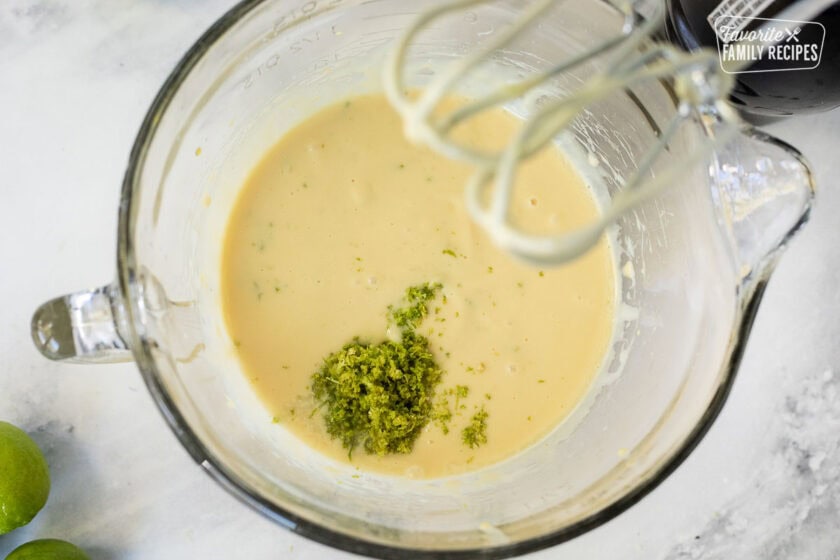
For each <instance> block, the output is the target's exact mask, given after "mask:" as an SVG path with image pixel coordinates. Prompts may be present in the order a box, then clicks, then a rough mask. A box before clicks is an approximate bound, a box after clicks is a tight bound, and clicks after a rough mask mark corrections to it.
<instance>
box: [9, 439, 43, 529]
mask: <svg viewBox="0 0 840 560" xmlns="http://www.w3.org/2000/svg"><path fill="white" fill-rule="evenodd" d="M49 494H50V471H49V468H48V467H47V461H46V459H44V455H43V453H41V450H40V449H38V445H37V444H36V443H35V442H34V441H32V438H30V437H29V436H28V435H26V432H24V431H23V430H21V429H19V428H16V427H14V426H12V425H11V424H9V423H7V422H0V535H2V534H5V533H8V532H9V531H12V530H14V529H17V528H18V527H21V526H23V525H26V524H27V523H29V522H30V521H32V518H33V517H35V515H36V514H37V513H38V512H39V511H41V508H42V507H44V504H45V503H47V496H49Z"/></svg>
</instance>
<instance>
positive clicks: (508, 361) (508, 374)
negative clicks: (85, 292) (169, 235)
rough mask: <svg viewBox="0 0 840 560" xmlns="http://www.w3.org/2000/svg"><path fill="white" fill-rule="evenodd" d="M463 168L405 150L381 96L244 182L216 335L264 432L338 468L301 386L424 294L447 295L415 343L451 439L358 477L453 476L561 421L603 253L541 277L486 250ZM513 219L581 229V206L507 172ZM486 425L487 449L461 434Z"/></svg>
mask: <svg viewBox="0 0 840 560" xmlns="http://www.w3.org/2000/svg"><path fill="white" fill-rule="evenodd" d="M517 124H518V121H517V120H516V119H515V118H514V117H512V116H510V115H508V114H507V113H504V112H502V111H501V110H497V111H495V112H492V113H489V114H487V115H485V116H483V117H482V118H481V119H478V120H477V121H473V122H471V123H470V124H468V125H465V126H463V127H462V128H461V130H459V131H458V134H459V136H460V137H461V139H463V140H465V141H470V142H473V143H475V144H477V145H481V146H501V145H503V144H504V143H505V141H506V139H507V138H509V137H510V135H511V134H512V132H513V131H514V130H515V128H516V126H517ZM470 171H471V170H470V169H469V168H468V167H467V166H465V165H463V164H460V163H456V162H453V161H450V160H448V159H446V158H444V157H442V156H438V155H436V154H433V153H432V152H430V151H427V150H425V149H421V148H417V147H415V146H413V145H411V144H409V143H408V142H407V141H406V140H405V139H404V138H403V135H402V130H401V125H400V122H399V119H398V117H397V116H396V114H395V113H394V112H393V111H392V110H391V108H390V107H389V105H388V103H387V101H386V100H385V98H384V97H381V96H369V97H360V98H355V99H352V100H350V101H348V102H345V103H340V104H338V105H335V106H333V107H330V108H328V109H325V110H324V111H322V112H320V113H318V114H317V115H315V116H314V117H312V118H310V119H308V120H306V121H305V122H303V123H302V124H301V125H300V126H298V127H297V128H295V129H294V130H292V131H291V132H289V133H288V134H287V135H286V136H285V137H283V138H282V139H281V140H280V142H278V143H277V145H276V146H275V147H273V148H272V149H271V150H270V151H269V152H268V153H267V154H266V156H265V158H264V159H263V160H262V162H261V163H260V164H259V165H258V166H257V167H256V168H255V169H254V171H253V173H252V174H251V176H250V178H249V179H248V180H247V182H246V184H245V185H244V187H243V188H242V192H241V195H240V196H239V199H238V201H237V204H236V206H235V207H234V209H233V211H232V214H231V217H230V222H229V225H228V231H227V237H226V245H225V249H224V255H223V262H222V297H223V305H224V312H225V317H226V321H227V327H228V330H229V334H230V336H231V338H232V339H233V341H234V345H235V347H236V350H237V352H238V354H239V357H240V359H241V363H242V365H243V369H244V371H245V372H246V374H247V375H248V376H249V379H250V381H251V383H252V384H253V387H254V389H255V390H256V391H257V393H258V395H259V396H260V398H261V399H262V400H263V402H264V403H265V404H266V406H267V407H268V408H269V410H271V411H272V413H273V414H274V415H275V421H276V422H278V423H280V424H281V425H282V426H285V427H287V428H288V429H290V430H292V431H293V433H295V434H296V435H298V436H299V437H300V438H302V439H303V440H304V441H306V442H307V443H308V444H310V445H311V446H312V447H314V448H316V449H318V450H320V451H322V452H323V453H325V454H327V455H329V456H331V457H334V458H335V459H337V460H340V461H348V453H347V450H345V449H343V448H342V447H341V445H340V443H338V442H337V441H333V440H331V439H330V438H329V436H328V435H327V434H326V431H325V428H324V421H323V419H322V417H321V415H320V413H318V412H315V413H314V414H313V408H314V406H315V403H314V402H313V399H312V397H311V395H310V390H309V386H310V377H311V375H312V374H313V372H315V371H316V370H317V368H318V367H319V365H320V364H321V362H322V360H323V358H324V357H326V356H327V355H329V354H330V353H331V352H333V351H335V350H338V349H340V348H341V347H342V345H343V344H345V343H346V342H348V341H350V340H351V339H352V338H353V337H355V336H359V337H361V338H363V339H367V340H369V341H373V342H378V341H380V340H382V339H383V337H384V336H385V330H386V328H387V320H386V309H387V307H388V305H390V304H399V303H400V302H401V297H402V295H403V293H404V291H405V289H406V288H407V287H409V286H412V285H417V284H422V283H425V282H440V283H442V284H443V290H442V293H443V294H444V295H445V297H446V303H445V304H443V303H442V301H441V300H440V299H439V300H438V301H436V302H434V303H433V304H432V307H434V308H439V310H438V312H437V313H436V314H435V313H434V312H433V313H432V314H431V315H430V316H429V317H428V318H427V319H426V321H425V322H424V323H423V325H422V327H421V328H420V329H419V332H421V333H423V334H424V335H426V336H427V337H428V338H429V340H430V341H431V344H432V347H433V350H434V353H435V357H436V359H437V360H438V363H439V364H440V365H441V367H442V369H443V370H444V371H445V372H446V373H445V375H444V378H443V381H442V383H441V385H440V390H444V389H446V388H450V387H454V386H455V385H466V386H468V387H469V389H470V390H469V395H468V397H466V398H465V399H461V402H460V403H459V404H463V405H465V407H464V408H463V409H461V412H460V414H456V415H455V417H454V418H453V420H452V422H451V425H450V432H449V434H448V435H444V434H443V433H442V431H441V430H440V428H439V427H438V426H436V425H435V424H434V423H430V424H429V425H428V426H427V427H426V428H425V429H424V431H423V433H422V434H421V436H420V438H419V439H418V440H417V442H416V444H415V446H414V451H413V452H412V453H410V454H408V455H389V456H384V457H377V456H371V455H368V454H366V453H365V452H364V451H363V450H361V449H357V450H356V451H355V452H354V453H353V455H352V459H349V460H351V461H352V463H353V464H354V465H356V466H358V467H359V468H361V469H366V470H375V471H379V472H386V473H392V474H397V475H406V476H414V477H437V476H445V475H448V474H455V473H459V472H463V471H466V470H472V469H477V468H480V467H482V466H486V465H488V464H491V463H494V462H496V461H500V460H502V459H505V458H506V457H509V456H511V455H512V454H515V453H516V452H518V451H520V450H522V449H523V448H525V447H527V446H528V445H529V444H531V443H533V442H534V441H536V440H537V439H539V438H540V437H541V436H544V435H545V434H547V433H548V432H549V431H551V430H552V429H553V428H554V427H556V426H557V425H558V423H559V422H560V421H561V420H563V418H564V417H565V416H567V415H568V414H569V412H570V411H571V410H572V409H573V408H574V407H575V405H576V404H577V403H578V402H579V401H580V400H581V397H582V396H583V395H584V393H585V392H586V391H587V389H588V388H589V386H590V384H591V382H592V380H593V377H594V375H595V374H596V373H597V371H598V369H599V367H600V366H601V363H602V361H603V359H604V355H605V353H606V352H607V347H608V344H609V340H610V337H611V334H612V329H613V323H614V293H615V281H614V270H613V263H612V259H611V255H610V251H609V247H608V244H607V243H606V242H605V241H602V242H601V243H600V244H599V245H597V246H596V248H595V249H594V250H592V251H590V252H589V253H587V254H586V255H585V256H584V257H582V258H580V259H579V260H577V261H575V262H573V263H571V264H568V265H565V266H562V267H559V268H555V269H545V270H539V269H536V268H533V267H532V266H529V265H526V264H523V263H521V262H518V261H516V260H514V259H513V258H511V257H510V256H509V255H508V254H506V253H504V252H502V251H500V250H499V249H497V248H496V247H495V246H494V245H492V243H491V242H490V241H489V240H488V239H487V238H486V236H485V235H484V233H483V232H482V231H481V230H480V229H479V228H478V227H477V226H476V225H475V224H473V223H472V222H471V220H470V218H469V216H468V215H467V212H466V210H465V208H464V204H463V198H464V195H463V189H464V184H465V181H466V180H467V178H468V176H469V174H470ZM516 192H517V201H516V204H515V207H514V215H515V217H516V219H517V220H518V221H521V222H523V223H527V224H528V229H531V230H532V231H546V230H551V231H558V230H560V231H562V230H566V229H571V228H573V227H575V226H578V225H581V224H583V223H586V222H588V221H590V220H592V219H593V218H594V217H595V216H596V215H597V208H596V205H595V203H594V200H593V198H592V196H591V194H590V192H589V191H588V189H587V188H586V186H585V185H584V183H583V182H582V180H581V179H580V177H579V175H578V174H577V173H576V172H575V170H574V168H573V167H572V166H571V165H570V164H569V163H568V161H567V160H566V159H565V158H564V157H563V156H562V154H561V153H560V152H558V151H555V150H548V151H546V152H544V153H543V154H541V155H539V156H538V157H536V158H534V159H533V160H532V161H530V162H528V163H527V164H526V165H525V166H524V167H523V169H522V171H521V172H520V175H519V181H518V183H517V191H516ZM481 405H483V406H484V408H485V410H486V411H487V413H488V418H487V440H488V441H487V444H486V445H483V446H481V447H478V448H476V449H470V448H469V447H467V446H465V445H464V444H463V442H462V441H461V436H460V432H461V429H462V428H463V427H464V426H465V425H466V424H467V422H468V421H469V418H470V416H471V414H472V413H473V411H475V410H476V409H477V407H480V406H481Z"/></svg>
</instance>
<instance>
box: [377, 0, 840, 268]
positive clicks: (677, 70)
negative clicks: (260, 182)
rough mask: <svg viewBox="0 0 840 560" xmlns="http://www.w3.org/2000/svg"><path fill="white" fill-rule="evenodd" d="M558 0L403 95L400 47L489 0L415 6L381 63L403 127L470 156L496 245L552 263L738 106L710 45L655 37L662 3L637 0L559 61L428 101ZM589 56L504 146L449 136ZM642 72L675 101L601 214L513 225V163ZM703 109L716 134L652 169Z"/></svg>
mask: <svg viewBox="0 0 840 560" xmlns="http://www.w3.org/2000/svg"><path fill="white" fill-rule="evenodd" d="M562 2H563V0H536V1H534V2H532V3H530V4H528V5H527V6H526V7H525V8H524V9H523V12H522V14H521V16H520V17H519V19H518V20H517V21H516V22H515V23H513V24H512V25H511V26H510V27H508V28H507V29H505V30H504V31H502V32H501V33H499V34H498V35H497V36H494V37H493V38H492V40H490V41H488V42H487V44H486V45H483V46H482V47H481V48H479V49H478V50H477V51H475V52H472V53H470V54H468V55H466V56H464V57H463V58H461V59H460V60H458V61H456V62H455V63H454V64H452V65H451V66H449V67H448V68H446V69H444V70H443V72H442V73H440V74H439V75H437V76H435V77H434V78H433V79H432V80H431V82H430V83H429V84H428V85H427V86H426V87H425V88H424V89H423V90H422V91H421V92H420V93H419V95H417V96H409V94H408V93H407V86H406V80H405V74H406V58H407V52H408V50H409V48H410V47H411V45H412V42H413V41H416V40H417V37H418V35H419V34H421V33H422V32H423V31H424V30H425V29H426V28H428V27H429V26H430V25H432V24H433V22H434V21H435V20H437V19H438V18H441V17H444V16H446V15H447V14H451V13H453V12H457V11H459V10H467V9H469V8H471V7H473V6H476V5H479V4H487V3H489V0H457V1H453V2H448V3H445V4H443V5H441V6H439V7H435V8H433V9H431V10H429V11H427V12H425V13H424V14H422V15H421V16H420V17H419V18H418V19H417V20H416V22H415V23H414V24H413V25H412V26H411V27H410V28H409V29H408V30H407V31H406V32H405V34H404V35H403V37H402V39H401V40H400V41H399V43H398V44H397V46H396V48H395V49H394V50H393V51H392V52H391V53H390V57H389V59H388V61H387V62H386V67H385V72H384V78H385V79H384V82H385V92H386V94H387V96H388V98H389V100H390V102H391V104H392V105H393V106H394V108H395V109H396V110H397V111H398V112H399V114H400V115H401V117H402V119H403V122H404V127H405V133H406V136H407V137H408V138H409V139H410V140H412V141H414V142H416V143H419V144H423V145H426V146H428V147H430V148H432V149H434V150H436V151H437V152H439V153H441V154H443V155H445V156H447V157H450V158H453V159H456V160H461V161H464V162H467V163H469V164H471V165H472V166H474V168H475V172H474V174H473V175H472V178H471V179H470V180H469V182H468V184H467V186H466V203H467V208H468V209H469V212H470V214H471V216H472V218H473V219H474V220H475V221H476V222H477V223H478V224H479V225H480V226H481V227H482V228H483V229H484V230H485V231H486V232H487V233H488V234H489V235H490V237H491V238H492V239H493V240H494V242H495V243H497V244H498V245H499V246H500V247H502V248H503V249H505V250H507V251H509V252H511V253H512V254H514V255H516V256H518V257H521V258H523V259H525V260H528V261H531V262H533V263H538V264H559V263H563V262H567V261H569V260H572V259H574V258H576V257H578V256H580V255H581V254H583V253H584V252H586V251H587V250H588V249H589V248H591V247H592V246H593V245H594V244H595V243H596V242H597V241H598V239H599V238H600V236H601V234H602V233H603V232H604V230H605V229H606V228H607V227H609V226H610V225H611V224H612V223H614V222H615V221H616V220H617V219H618V218H619V217H621V216H622V215H623V214H624V213H626V212H629V211H631V210H632V209H633V208H635V207H637V206H638V205H640V204H642V203H643V202H645V201H647V200H649V199H651V198H652V197H654V196H656V195H657V194H658V193H660V192H661V191H662V190H663V189H665V188H666V187H668V186H670V185H674V184H676V183H678V182H679V178H680V176H681V175H682V174H684V173H685V172H686V169H687V168H689V167H690V166H694V165H697V164H699V163H701V162H703V161H706V160H708V159H709V157H710V155H711V154H712V152H713V150H714V149H715V148H716V147H721V146H723V145H725V144H726V143H727V142H728V141H729V140H730V139H731V138H732V137H733V136H734V135H735V133H736V132H737V131H738V129H739V128H740V126H741V122H740V119H739V117H738V115H737V113H736V112H735V111H734V109H733V108H732V107H731V106H730V105H729V104H728V102H727V101H726V99H727V97H728V94H729V92H730V89H731V87H732V84H733V80H732V75H731V74H727V73H725V72H724V71H723V70H722V68H721V66H720V64H719V61H718V53H717V52H714V51H711V50H700V51H694V52H685V51H683V50H680V49H679V48H677V47H675V46H673V45H670V44H666V43H661V42H656V41H654V40H653V39H652V35H653V34H654V32H656V31H657V30H658V29H659V28H660V26H661V25H662V21H663V18H664V12H665V10H664V5H663V4H662V3H656V4H654V5H653V6H652V7H653V10H652V11H651V12H650V13H648V14H647V15H648V17H647V18H644V19H643V18H642V17H640V16H639V15H638V13H637V8H638V5H639V4H640V3H641V2H637V1H630V0H608V3H609V4H610V5H611V6H612V8H614V9H615V10H617V11H618V12H619V14H620V15H621V16H622V17H623V26H622V29H621V31H620V33H618V34H617V35H616V36H614V37H611V38H609V39H608V40H606V41H603V42H601V43H600V44H596V45H594V46H591V47H589V48H587V49H584V50H582V51H581V52H579V53H577V54H575V55H573V56H570V57H568V58H567V59H566V60H562V61H560V62H557V63H556V64H555V65H554V66H553V67H551V68H550V69H548V70H547V71H544V72H541V73H538V74H536V75H534V76H533V77H529V78H527V79H524V80H521V81H519V82H517V83H514V84H506V85H504V86H501V87H499V88H496V89H495V90H493V91H490V92H488V93H486V94H484V95H483V96H480V97H477V98H475V99H473V100H472V101H470V102H469V103H467V104H466V105H464V106H462V107H460V108H458V109H456V110H454V111H453V112H450V113H449V114H445V115H443V116H440V115H439V112H437V111H436V109H437V108H438V106H439V104H440V103H441V101H442V100H443V99H444V98H445V97H446V96H447V95H448V94H450V93H451V92H453V91H454V90H455V89H456V87H457V86H458V84H459V82H460V81H461V80H463V79H464V77H465V76H467V75H468V74H470V73H471V72H473V71H474V70H475V69H476V67H477V66H479V65H480V64H482V63H483V62H484V61H486V60H487V59H488V58H489V57H491V56H493V55H494V53H497V52H498V51H499V50H500V49H503V48H505V47H506V46H508V45H510V44H511V43H512V42H513V41H515V40H516V39H517V38H518V37H520V36H521V35H522V34H526V33H527V32H528V27H529V26H531V25H534V24H535V22H537V21H538V20H539V19H540V18H541V16H544V14H546V12H547V11H548V10H549V9H550V8H556V7H557V6H558V5H560V4H562ZM828 3H829V2H827V1H826V0H813V1H811V2H804V3H802V4H798V5H794V6H793V7H791V8H788V9H787V10H786V11H785V12H784V14H782V16H787V17H790V16H791V15H793V16H799V17H802V15H803V13H805V14H813V13H814V12H815V10H817V9H819V8H820V7H824V6H825V5H827V4H828ZM596 58H600V59H602V60H604V62H605V65H604V67H603V68H604V69H603V71H601V72H600V73H596V74H594V75H593V76H592V77H591V78H590V79H588V80H585V81H583V83H581V84H580V85H579V87H577V89H575V90H573V91H570V92H568V93H567V94H565V95H563V96H561V97H559V98H557V99H553V100H551V101H550V102H549V103H547V104H545V105H544V106H541V107H538V108H534V109H533V110H532V111H531V112H530V115H529V116H527V118H525V120H524V122H523V124H522V126H521V128H520V129H519V131H518V133H517V134H516V135H515V137H514V138H513V139H512V140H511V141H510V142H509V143H508V145H507V146H506V147H504V148H503V149H502V150H500V151H498V152H495V153H493V152H485V151H480V150H478V149H475V148H472V147H470V146H467V145H463V144H460V143H458V142H456V141H455V140H454V139H453V136H452V131H453V130H454V129H455V128H456V127H457V126H458V125H459V124H460V123H462V122H464V121H466V120H468V119H470V118H473V117H475V116H476V115H477V114H479V113H480V112H482V111H484V110H487V109H489V108H492V107H495V106H499V105H504V104H505V103H508V102H510V101H512V100H515V99H519V98H522V97H523V96H527V95H528V94H529V92H533V91H535V88H537V87H538V86H540V85H541V84H543V83H545V82H547V81H549V80H552V79H554V78H556V77H558V76H562V75H563V74H564V73H567V72H569V71H571V70H573V69H575V68H576V67H579V66H581V65H583V64H586V63H588V62H590V61H592V60H593V59H596ZM646 80H669V81H670V82H671V83H672V87H673V91H674V93H675V95H676V98H677V99H676V104H677V108H676V111H675V113H674V116H673V117H672V118H671V119H670V121H669V122H668V123H666V124H665V126H663V127H662V132H661V134H660V136H659V138H658V141H657V142H656V143H654V144H653V145H652V146H650V147H649V148H648V149H647V151H646V153H644V155H643V156H642V157H641V158H640V159H639V161H638V162H637V169H636V171H635V173H633V174H632V175H631V176H629V177H627V178H625V179H624V184H623V188H622V189H621V190H620V191H619V192H618V194H617V195H616V196H614V197H613V199H612V201H611V202H610V203H609V205H608V206H606V207H605V208H604V209H603V212H602V214H601V216H600V218H599V219H598V220H596V221H594V222H593V223H590V224H588V225H586V226H584V227H582V228H579V229H576V230H573V231H570V232H566V233H562V234H555V235H534V234H529V233H526V232H524V231H523V230H522V229H521V228H518V227H516V226H515V225H513V224H512V223H511V221H510V219H509V214H510V205H511V197H512V192H513V185H514V181H515V178H516V173H517V167H518V165H519V163H520V162H522V161H523V160H526V159H528V158H529V157H531V156H533V155H534V154H536V153H537V152H539V151H540V150H543V149H545V148H546V147H547V146H548V145H549V144H551V143H552V142H553V140H554V139H555V138H556V137H557V136H558V134H560V133H561V132H562V131H564V130H565V129H567V128H568V127H569V126H570V125H571V124H572V123H573V121H574V119H575V118H576V116H577V115H578V114H579V113H580V112H581V111H584V110H585V109H586V108H587V107H589V106H591V105H592V104H593V103H595V102H597V101H598V100H600V99H603V98H605V97H607V96H610V95H615V94H621V93H622V92H623V91H624V90H626V89H627V88H630V87H632V86H634V85H638V84H639V83H641V82H644V81H646ZM701 115H705V116H707V117H708V118H713V119H714V120H715V131H716V134H715V135H714V138H712V137H708V138H707V139H706V141H705V142H704V143H703V144H702V145H700V146H697V149H695V150H693V151H692V152H691V153H690V154H687V155H686V156H685V157H684V158H683V160H682V161H681V162H680V163H679V164H677V165H671V166H670V167H666V168H665V169H663V170H659V171H658V172H657V173H654V172H653V166H654V163H655V162H656V160H657V158H658V157H659V156H660V154H661V153H662V151H663V150H665V149H667V146H668V143H669V141H670V140H671V139H672V138H673V136H674V135H675V134H676V133H677V132H678V130H679V129H680V126H681V125H683V124H684V123H685V122H686V121H688V120H691V119H696V118H699V117H700V116H701ZM488 201H489V203H488Z"/></svg>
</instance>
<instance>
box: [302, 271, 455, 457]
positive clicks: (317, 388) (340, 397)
mask: <svg viewBox="0 0 840 560" xmlns="http://www.w3.org/2000/svg"><path fill="white" fill-rule="evenodd" d="M441 288H442V286H441V285H440V284H428V283H427V284H421V285H417V286H412V287H410V288H408V289H407V290H406V293H405V304H406V305H404V306H402V307H398V308H395V307H393V306H391V307H389V308H388V318H389V321H390V322H392V323H393V324H394V325H395V326H396V327H398V328H399V329H400V330H401V334H402V336H401V339H400V340H399V341H391V340H385V341H382V342H379V343H369V342H364V341H361V340H359V339H354V340H353V341H351V342H349V343H348V344H346V345H344V347H343V348H342V349H341V350H339V351H337V352H333V353H332V354H330V355H329V356H327V357H326V358H325V359H324V363H323V364H322V365H321V368H320V369H319V370H318V371H317V372H315V373H314V374H313V376H312V385H311V389H312V394H313V395H314V397H315V399H316V400H317V401H318V402H319V404H320V406H321V407H323V408H324V412H323V416H324V420H325V422H326V426H327V433H329V435H330V436H332V437H333V438H335V439H339V440H340V441H341V444H342V445H343V446H344V448H345V449H347V450H348V454H350V455H352V452H353V450H354V449H355V448H356V447H357V446H360V445H361V446H362V447H363V448H364V449H365V451H366V452H368V453H371V454H376V455H380V456H381V455H385V454H388V453H410V452H411V450H412V448H413V447H414V442H415V440H416V439H417V437H418V436H419V435H420V431H421V430H422V429H423V427H425V426H426V424H428V422H429V421H430V420H431V418H432V409H433V403H432V401H433V397H434V392H435V387H436V386H437V385H438V384H439V383H440V380H441V377H442V375H443V372H442V371H441V369H440V367H439V366H438V364H437V362H436V361H435V359H434V356H433V354H432V352H431V350H430V347H429V341H428V339H427V338H426V337H424V336H423V335H421V334H418V333H416V332H415V329H416V328H417V327H418V326H419V325H420V323H421V322H422V321H423V319H424V318H425V317H426V316H427V315H428V312H429V310H428V303H429V302H430V301H431V300H433V299H434V298H435V297H436V295H437V293H438V291H439V290H440V289H441Z"/></svg>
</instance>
